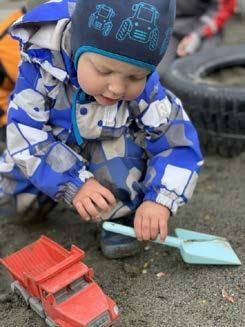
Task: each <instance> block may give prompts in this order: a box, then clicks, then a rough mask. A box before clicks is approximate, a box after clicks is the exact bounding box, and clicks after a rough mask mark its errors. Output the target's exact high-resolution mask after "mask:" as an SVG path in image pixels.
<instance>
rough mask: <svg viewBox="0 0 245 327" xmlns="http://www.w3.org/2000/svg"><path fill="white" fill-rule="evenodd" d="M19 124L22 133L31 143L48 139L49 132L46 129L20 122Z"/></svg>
mask: <svg viewBox="0 0 245 327" xmlns="http://www.w3.org/2000/svg"><path fill="white" fill-rule="evenodd" d="M18 126H19V129H20V131H21V133H22V134H23V135H24V137H25V138H26V140H27V141H28V142H29V143H30V144H31V145H34V144H37V143H41V142H44V141H46V140H47V139H48V134H47V133H46V132H44V131H41V130H39V129H36V128H33V127H29V126H26V125H22V124H18Z"/></svg>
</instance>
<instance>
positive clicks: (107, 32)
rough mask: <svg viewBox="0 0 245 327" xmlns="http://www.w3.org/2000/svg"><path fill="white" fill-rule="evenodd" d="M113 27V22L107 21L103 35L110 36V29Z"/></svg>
mask: <svg viewBox="0 0 245 327" xmlns="http://www.w3.org/2000/svg"><path fill="white" fill-rule="evenodd" d="M111 29H112V23H106V24H105V26H104V29H103V32H102V34H103V36H108V35H109V34H110V31H111Z"/></svg>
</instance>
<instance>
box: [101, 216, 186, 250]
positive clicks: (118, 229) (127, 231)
mask: <svg viewBox="0 0 245 327" xmlns="http://www.w3.org/2000/svg"><path fill="white" fill-rule="evenodd" d="M102 226H103V228H104V229H105V230H107V231H109V232H113V233H117V234H122V235H126V236H130V237H135V238H136V235H135V231H134V229H133V228H132V227H128V226H124V225H121V224H116V223H112V222H109V221H105V222H104V223H103V225H102ZM151 242H154V243H159V244H162V245H167V246H171V247H174V248H178V249H179V248H180V246H181V240H180V239H179V238H178V237H173V236H167V237H166V239H165V241H164V242H162V241H161V240H160V237H159V236H158V237H157V239H155V240H154V241H151Z"/></svg>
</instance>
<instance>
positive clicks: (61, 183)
mask: <svg viewBox="0 0 245 327" xmlns="http://www.w3.org/2000/svg"><path fill="white" fill-rule="evenodd" d="M42 74H44V72H43V71H42V68H41V67H40V66H39V65H37V64H35V63H30V62H27V61H23V62H22V64H21V66H20V71H19V77H18V79H17V83H16V87H15V90H14V92H13V95H12V98H11V101H10V105H9V111H8V126H7V147H8V151H9V153H10V155H11V157H12V158H13V160H14V162H15V163H16V165H17V166H18V167H19V168H20V170H21V171H22V173H23V174H24V175H25V176H26V177H27V179H28V180H29V181H30V182H31V183H32V184H33V185H34V186H35V187H36V188H37V189H39V190H40V191H42V192H43V193H45V194H47V195H48V196H50V197H51V198H52V199H54V200H55V201H65V202H66V203H68V204H71V203H72V199H73V197H74V196H75V194H76V193H77V191H78V189H79V188H80V187H81V186H82V185H83V183H84V182H85V180H86V179H87V178H89V177H91V176H92V174H91V173H90V172H88V171H87V170H86V165H85V161H84V159H83V158H82V157H81V156H80V155H78V154H77V153H76V152H75V151H73V150H72V149H71V148H70V147H68V146H67V145H66V144H64V143H63V142H62V141H60V140H59V139H58V138H57V137H56V136H55V135H54V133H53V130H52V128H51V126H49V120H50V117H51V115H52V109H51V108H52V105H51V104H50V99H49V97H48V96H47V93H48V92H47V89H48V88H49V89H51V88H52V86H51V85H44V82H43V76H42ZM46 74H47V72H46ZM51 80H52V77H51Z"/></svg>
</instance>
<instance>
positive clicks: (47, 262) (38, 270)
mask: <svg viewBox="0 0 245 327" xmlns="http://www.w3.org/2000/svg"><path fill="white" fill-rule="evenodd" d="M83 257H84V251H82V250H81V249H79V248H77V247H76V246H74V245H73V246H72V248H71V251H68V250H66V249H64V248H63V247H62V246H60V245H59V244H57V243H56V242H53V241H52V240H50V239H49V238H47V237H46V236H41V237H40V238H39V239H38V240H37V241H35V242H33V243H32V244H30V245H27V246H26V247H24V248H23V249H21V250H19V251H17V252H15V253H13V254H11V255H9V256H7V257H5V258H4V259H0V260H1V263H2V264H3V265H4V266H5V267H6V268H7V270H8V271H9V272H10V274H11V275H12V277H13V279H14V280H18V281H19V283H20V284H22V286H23V287H25V288H26V289H28V290H29V292H30V293H31V294H32V295H34V296H37V294H36V291H35V287H34V285H35V284H37V283H40V282H44V281H45V280H47V279H49V278H52V277H53V276H54V275H57V274H59V273H61V272H62V271H63V270H65V269H66V268H67V267H70V266H71V265H73V264H75V263H76V262H79V263H80V260H81V259H82V258H83ZM80 264H81V263H80ZM84 266H85V265H84ZM30 280H31V281H32V284H33V285H27V283H28V281H29V282H30Z"/></svg>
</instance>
